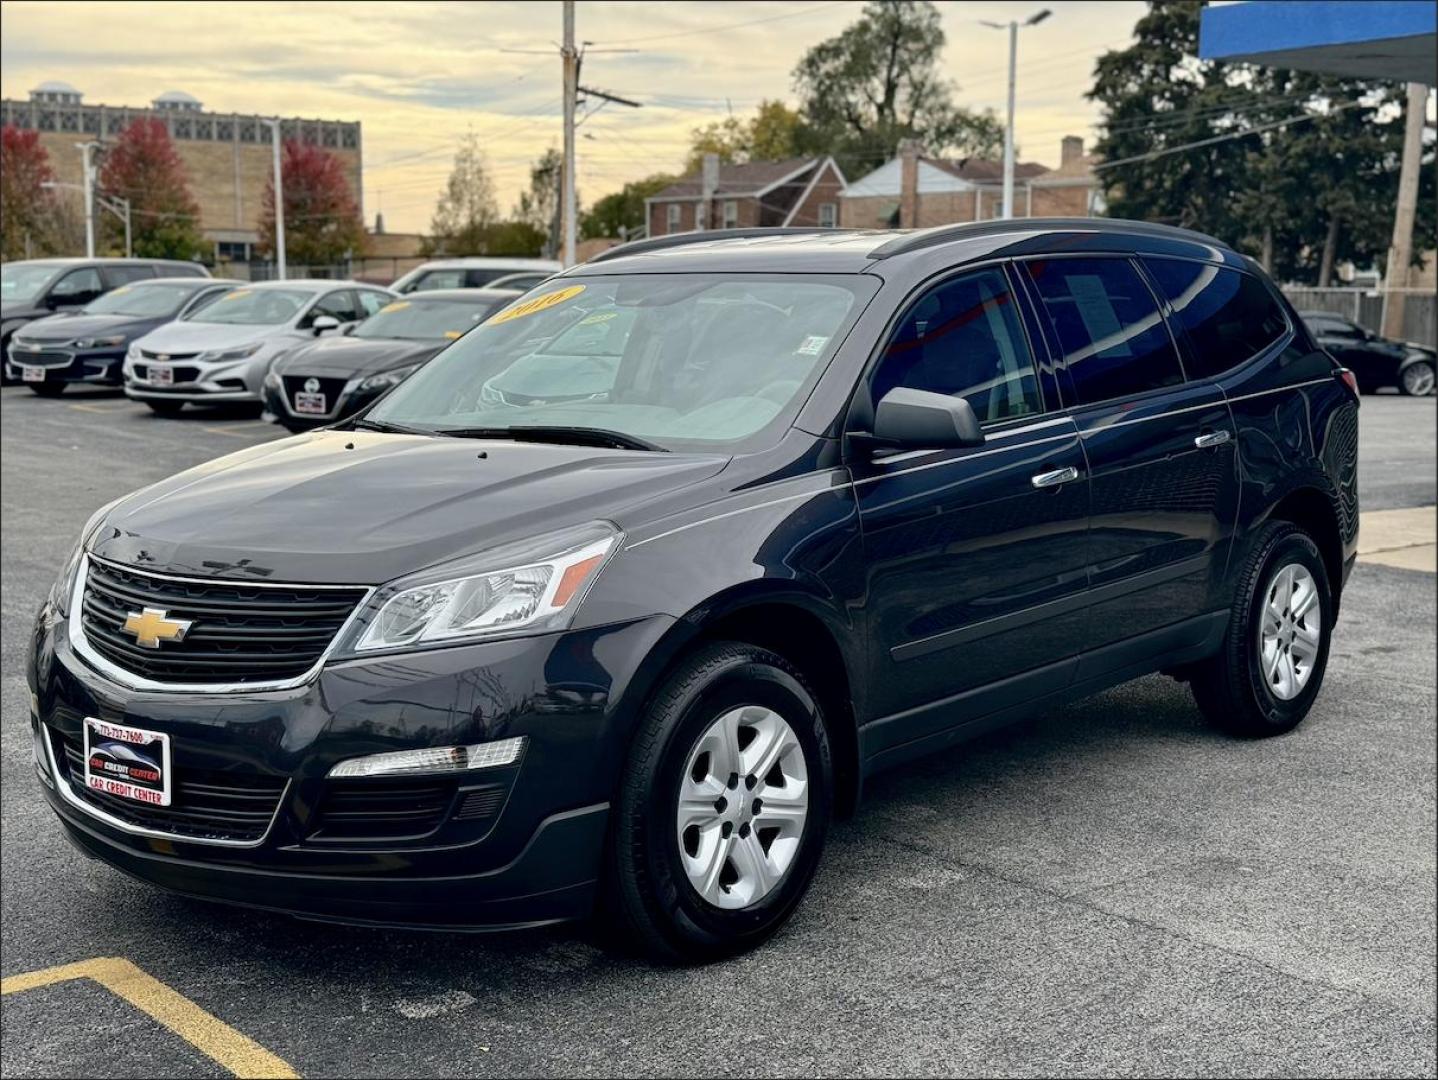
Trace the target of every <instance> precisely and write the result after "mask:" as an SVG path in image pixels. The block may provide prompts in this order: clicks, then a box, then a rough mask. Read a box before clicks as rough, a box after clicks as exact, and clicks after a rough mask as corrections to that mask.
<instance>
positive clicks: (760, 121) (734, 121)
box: [687, 99, 814, 172]
mask: <svg viewBox="0 0 1438 1080" xmlns="http://www.w3.org/2000/svg"><path fill="white" fill-rule="evenodd" d="M813 150H814V140H813V138H812V135H811V133H810V132H809V130H808V127H807V126H806V125H805V123H804V119H803V117H801V116H800V115H799V113H798V111H797V110H794V109H791V108H789V106H787V105H785V104H784V103H783V102H782V101H770V100H767V99H766V100H764V101H761V102H760V103H759V107H758V108H757V109H755V110H754V115H753V116H751V117H749V118H748V119H747V120H742V119H740V118H739V117H737V116H726V117H725V118H724V119H723V120H716V121H714V122H713V123H710V124H706V125H705V126H704V127H701V128H695V129H694V130H693V131H692V132H690V135H689V161H688V166H687V171H689V172H697V171H698V170H699V169H700V168H701V167H702V166H703V163H704V155H705V154H710V153H712V154H718V155H719V160H720V161H722V162H725V163H731V162H745V161H782V160H783V159H784V158H791V157H798V156H800V155H802V154H806V153H811V152H813Z"/></svg>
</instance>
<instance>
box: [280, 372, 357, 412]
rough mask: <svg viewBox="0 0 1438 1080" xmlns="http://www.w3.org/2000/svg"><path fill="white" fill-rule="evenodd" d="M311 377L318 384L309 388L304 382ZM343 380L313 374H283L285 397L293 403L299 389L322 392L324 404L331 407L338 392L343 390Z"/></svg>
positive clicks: (338, 394) (336, 398)
mask: <svg viewBox="0 0 1438 1080" xmlns="http://www.w3.org/2000/svg"><path fill="white" fill-rule="evenodd" d="M311 379H313V380H314V381H315V382H316V383H318V384H319V385H318V386H317V387H316V388H315V389H314V390H310V389H309V388H308V387H307V386H305V383H307V382H309V381H310V380H311ZM345 382H346V380H345V379H320V378H316V377H315V376H313V375H286V376H284V383H285V397H286V398H288V399H289V401H290V404H292V405H293V404H294V400H295V395H296V394H298V393H300V392H301V391H304V392H307V393H315V394H323V395H324V396H325V404H326V405H327V406H328V407H329V408H331V409H333V408H334V407H335V402H336V401H338V400H339V396H340V394H342V393H343V392H344V388H345Z"/></svg>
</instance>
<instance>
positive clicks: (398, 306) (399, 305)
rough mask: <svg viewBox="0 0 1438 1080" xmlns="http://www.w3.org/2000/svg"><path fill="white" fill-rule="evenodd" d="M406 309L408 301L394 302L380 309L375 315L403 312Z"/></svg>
mask: <svg viewBox="0 0 1438 1080" xmlns="http://www.w3.org/2000/svg"><path fill="white" fill-rule="evenodd" d="M407 307H409V301H408V300H394V301H392V302H390V303H388V304H386V305H385V306H384V307H382V308H380V309H379V311H377V312H376V313H375V314H377V315H383V314H384V313H385V312H386V311H403V310H404V309H405V308H407Z"/></svg>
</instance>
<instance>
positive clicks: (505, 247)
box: [484, 221, 553, 257]
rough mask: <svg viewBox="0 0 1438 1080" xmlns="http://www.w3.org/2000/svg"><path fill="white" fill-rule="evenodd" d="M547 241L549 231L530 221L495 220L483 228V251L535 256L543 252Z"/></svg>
mask: <svg viewBox="0 0 1438 1080" xmlns="http://www.w3.org/2000/svg"><path fill="white" fill-rule="evenodd" d="M549 242H550V235H549V231H548V230H547V229H541V228H539V227H538V226H537V225H534V224H532V223H531V222H528V221H497V222H495V223H494V224H493V225H491V226H489V228H488V229H486V230H485V234H484V253H485V254H486V255H510V256H515V257H519V256H527V257H535V256H538V255H541V254H543V253H544V252H545V250H546V248H547V245H548V244H549ZM548 250H550V251H551V253H552V251H553V249H552V248H551V249H548Z"/></svg>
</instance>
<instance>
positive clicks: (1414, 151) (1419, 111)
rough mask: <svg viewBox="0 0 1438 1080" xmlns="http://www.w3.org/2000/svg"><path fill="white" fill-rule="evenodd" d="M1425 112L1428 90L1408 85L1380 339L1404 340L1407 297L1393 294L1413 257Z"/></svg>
mask: <svg viewBox="0 0 1438 1080" xmlns="http://www.w3.org/2000/svg"><path fill="white" fill-rule="evenodd" d="M1427 111H1428V87H1427V86H1425V85H1424V84H1423V83H1409V84H1408V106H1407V111H1406V114H1405V116H1404V127H1403V158H1402V164H1401V165H1400V166H1399V172H1398V206H1397V209H1396V211H1395V212H1394V214H1393V240H1392V242H1391V243H1390V244H1389V246H1388V268H1387V272H1386V273H1385V274H1384V275H1383V336H1384V337H1387V338H1394V339H1396V340H1398V341H1402V340H1403V315H1404V309H1405V308H1406V307H1407V300H1408V295H1407V293H1403V292H1398V291H1396V290H1399V289H1402V288H1404V287H1405V286H1406V285H1407V284H1408V263H1409V260H1410V259H1411V258H1412V257H1413V222H1414V219H1415V218H1416V216H1417V211H1418V171H1419V169H1421V168H1422V152H1423V114H1424V113H1425V112H1427Z"/></svg>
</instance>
